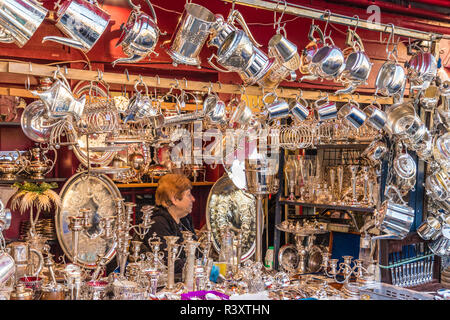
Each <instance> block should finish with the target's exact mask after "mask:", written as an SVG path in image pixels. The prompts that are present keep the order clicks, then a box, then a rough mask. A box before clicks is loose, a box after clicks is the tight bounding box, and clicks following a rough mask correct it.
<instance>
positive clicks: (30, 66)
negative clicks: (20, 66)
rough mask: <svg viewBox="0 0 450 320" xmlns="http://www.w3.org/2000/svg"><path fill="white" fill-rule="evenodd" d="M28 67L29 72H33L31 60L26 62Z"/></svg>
mask: <svg viewBox="0 0 450 320" xmlns="http://www.w3.org/2000/svg"><path fill="white" fill-rule="evenodd" d="M28 68H29V69H30V72H33V66H32V65H31V61H30V62H28Z"/></svg>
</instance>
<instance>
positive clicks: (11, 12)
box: [0, 0, 48, 48]
mask: <svg viewBox="0 0 450 320" xmlns="http://www.w3.org/2000/svg"><path fill="white" fill-rule="evenodd" d="M47 12H48V10H47V9H46V8H44V7H43V6H42V4H41V3H40V2H39V1H36V0H0V42H3V43H15V44H16V45H17V46H18V47H19V48H22V47H23V46H24V45H25V44H26V43H27V42H28V40H30V38H31V37H32V36H33V35H34V33H35V32H36V30H37V28H39V26H40V25H41V23H42V21H44V19H45V17H46V16H47Z"/></svg>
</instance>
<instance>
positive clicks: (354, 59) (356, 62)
mask: <svg viewBox="0 0 450 320" xmlns="http://www.w3.org/2000/svg"><path fill="white" fill-rule="evenodd" d="M348 35H349V37H348V38H349V39H347V43H351V45H352V47H351V48H352V49H353V52H352V53H350V54H349V55H348V56H347V59H346V60H345V68H344V70H343V71H342V73H341V74H340V76H339V81H341V82H343V83H344V84H346V85H347V87H346V88H344V89H341V90H337V91H336V94H346V93H352V92H353V91H355V89H356V87H357V86H358V85H363V84H366V83H367V82H366V81H367V79H368V78H369V74H370V70H372V66H373V63H372V62H370V59H369V57H368V56H367V54H366V53H365V52H364V46H363V44H362V41H361V38H360V37H359V36H358V35H357V34H356V32H354V31H353V30H349V33H348ZM354 38H356V40H353V39H354Z"/></svg>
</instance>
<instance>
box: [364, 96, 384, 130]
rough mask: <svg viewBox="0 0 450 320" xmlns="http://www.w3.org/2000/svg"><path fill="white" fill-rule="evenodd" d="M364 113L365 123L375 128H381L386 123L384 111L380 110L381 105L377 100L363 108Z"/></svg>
mask: <svg viewBox="0 0 450 320" xmlns="http://www.w3.org/2000/svg"><path fill="white" fill-rule="evenodd" d="M375 104H376V105H375ZM363 111H364V113H365V114H366V116H367V118H366V123H367V124H368V125H370V126H371V127H372V128H374V129H375V130H382V129H383V128H384V126H385V125H386V119H387V116H386V113H385V112H384V111H383V110H381V105H380V104H379V103H378V102H373V103H372V104H370V105H368V106H367V107H365V108H364V110H363Z"/></svg>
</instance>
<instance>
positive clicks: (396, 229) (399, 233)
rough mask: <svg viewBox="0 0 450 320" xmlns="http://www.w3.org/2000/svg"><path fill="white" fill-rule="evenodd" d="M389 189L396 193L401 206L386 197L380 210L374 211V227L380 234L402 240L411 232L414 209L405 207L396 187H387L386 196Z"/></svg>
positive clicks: (405, 204)
mask: <svg viewBox="0 0 450 320" xmlns="http://www.w3.org/2000/svg"><path fill="white" fill-rule="evenodd" d="M390 189H393V190H394V191H395V192H396V193H397V195H398V197H399V199H400V201H401V204H398V203H396V202H395V201H393V200H392V199H390V198H389V197H388V199H387V200H385V201H384V202H383V204H382V205H381V209H380V210H377V211H376V221H377V222H376V226H377V227H378V228H379V229H380V230H381V231H382V232H385V233H386V234H388V235H392V237H394V238H397V239H403V238H405V237H406V235H407V234H408V233H409V230H411V226H412V223H413V222H414V209H413V208H411V207H409V206H408V205H407V203H406V202H405V201H404V200H403V198H402V196H401V194H400V192H399V190H398V189H397V188H396V187H394V186H391V185H389V186H387V188H386V194H388V191H389V190H390ZM388 196H389V194H388Z"/></svg>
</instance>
